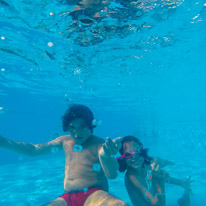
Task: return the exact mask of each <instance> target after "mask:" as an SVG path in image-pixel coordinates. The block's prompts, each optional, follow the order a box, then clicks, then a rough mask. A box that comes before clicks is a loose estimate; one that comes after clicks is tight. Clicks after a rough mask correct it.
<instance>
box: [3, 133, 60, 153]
mask: <svg viewBox="0 0 206 206" xmlns="http://www.w3.org/2000/svg"><path fill="white" fill-rule="evenodd" d="M63 139H64V136H62V137H58V138H57V139H55V140H53V141H50V142H47V143H44V144H36V145H35V144H31V143H26V142H16V141H13V140H10V139H6V138H4V137H2V136H1V135H0V146H1V147H3V148H5V149H9V150H12V151H14V152H18V153H21V154H24V155H28V156H37V155H46V154H51V153H52V152H54V151H58V150H62V149H63Z"/></svg>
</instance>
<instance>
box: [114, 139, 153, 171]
mask: <svg viewBox="0 0 206 206" xmlns="http://www.w3.org/2000/svg"><path fill="white" fill-rule="evenodd" d="M125 142H137V144H139V145H140V146H141V149H140V154H139V155H140V156H142V157H143V158H144V163H143V165H142V167H144V164H147V165H150V164H151V163H152V160H153V158H152V157H150V156H148V154H147V153H148V151H149V149H148V148H145V149H143V144H142V142H141V141H140V140H139V139H138V138H137V137H134V136H126V137H123V139H122V141H121V143H122V147H121V148H120V150H119V153H120V154H121V155H123V153H124V143H125ZM118 163H119V171H120V172H124V171H125V170H126V169H127V167H128V166H127V163H126V159H125V158H121V159H118Z"/></svg>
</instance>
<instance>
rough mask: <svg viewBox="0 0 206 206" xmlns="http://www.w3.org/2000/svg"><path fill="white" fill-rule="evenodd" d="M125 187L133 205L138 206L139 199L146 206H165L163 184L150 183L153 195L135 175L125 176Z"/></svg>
mask: <svg viewBox="0 0 206 206" xmlns="http://www.w3.org/2000/svg"><path fill="white" fill-rule="evenodd" d="M125 185H126V189H127V192H128V194H129V196H130V198H131V200H132V202H133V204H134V205H139V198H140V199H142V200H143V201H144V202H145V204H146V203H147V204H148V205H156V206H165V193H164V189H165V188H164V183H163V182H162V183H158V184H157V183H152V188H153V192H154V194H152V193H151V191H150V190H149V189H148V188H147V187H145V186H144V185H143V184H142V183H141V182H140V181H139V180H138V178H137V177H135V175H127V176H126V177H125Z"/></svg>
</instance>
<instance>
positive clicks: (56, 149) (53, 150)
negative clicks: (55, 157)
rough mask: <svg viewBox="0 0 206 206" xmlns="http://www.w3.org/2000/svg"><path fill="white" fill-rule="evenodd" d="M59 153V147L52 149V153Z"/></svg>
mask: <svg viewBox="0 0 206 206" xmlns="http://www.w3.org/2000/svg"><path fill="white" fill-rule="evenodd" d="M58 151H59V149H58V147H52V148H51V153H56V152H58Z"/></svg>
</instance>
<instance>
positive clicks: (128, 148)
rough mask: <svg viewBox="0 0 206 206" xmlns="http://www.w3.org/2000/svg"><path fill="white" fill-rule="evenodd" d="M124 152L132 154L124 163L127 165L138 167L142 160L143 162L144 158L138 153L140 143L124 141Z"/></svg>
mask: <svg viewBox="0 0 206 206" xmlns="http://www.w3.org/2000/svg"><path fill="white" fill-rule="evenodd" d="M123 148H124V152H125V153H130V154H132V156H131V158H129V159H126V164H127V165H128V166H129V167H132V168H138V167H141V166H142V164H143V162H144V158H143V157H142V156H140V155H139V152H138V151H139V149H140V148H141V145H139V144H138V143H137V142H133V141H132V142H125V143H124V147H123Z"/></svg>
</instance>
